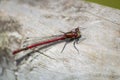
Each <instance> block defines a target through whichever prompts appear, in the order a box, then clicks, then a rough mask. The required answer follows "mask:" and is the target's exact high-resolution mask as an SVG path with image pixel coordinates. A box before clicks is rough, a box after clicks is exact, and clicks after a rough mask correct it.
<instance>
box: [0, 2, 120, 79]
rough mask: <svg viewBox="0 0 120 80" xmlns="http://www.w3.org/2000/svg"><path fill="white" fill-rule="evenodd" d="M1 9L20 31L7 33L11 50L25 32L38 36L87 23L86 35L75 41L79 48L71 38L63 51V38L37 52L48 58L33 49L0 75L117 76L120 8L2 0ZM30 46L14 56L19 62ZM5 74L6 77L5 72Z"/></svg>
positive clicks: (12, 76) (48, 76) (47, 76)
mask: <svg viewBox="0 0 120 80" xmlns="http://www.w3.org/2000/svg"><path fill="white" fill-rule="evenodd" d="M0 13H1V15H3V14H4V15H7V16H11V17H12V18H13V19H16V20H17V21H18V22H19V24H20V25H21V26H20V27H21V28H20V31H13V32H10V33H11V34H12V33H14V32H15V33H14V34H12V35H13V36H14V37H15V40H16V39H18V43H16V45H12V44H11V45H10V46H11V47H10V49H11V50H12V51H13V50H14V49H17V48H19V47H22V46H23V44H22V40H23V39H25V38H26V37H41V38H42V37H45V36H50V35H54V34H61V33H60V31H63V32H66V31H69V30H72V29H74V28H76V27H78V26H79V27H83V28H86V29H84V30H81V33H82V36H83V37H85V38H86V39H85V40H83V41H81V42H80V43H79V44H77V45H76V46H77V48H78V49H79V53H78V52H77V51H76V50H75V49H74V47H73V43H69V44H68V45H67V46H66V48H65V50H64V52H63V53H61V50H62V48H63V46H64V44H65V42H62V43H59V44H56V45H53V46H50V47H48V48H44V49H42V50H40V51H41V52H43V53H44V54H46V55H47V56H49V57H46V56H44V55H42V54H40V53H38V52H33V53H32V54H31V55H30V56H28V57H27V58H24V59H22V61H21V63H20V64H19V65H17V66H16V67H17V69H15V70H9V69H6V73H4V74H3V76H1V79H2V80H7V79H8V78H9V80H15V79H16V80H119V79H120V11H119V10H117V9H116V10H115V9H111V8H108V7H104V6H100V5H97V4H92V3H86V2H84V1H80V0H79V1H78V0H69V1H68V0H34V1H32V0H15V1H13V0H10V1H1V3H0ZM8 18H9V17H8ZM1 27H2V26H1ZM11 27H12V26H11ZM17 32H19V33H17ZM10 33H8V34H10ZM9 36H10V35H9ZM13 43H14V42H13ZM14 44H15V43H14ZM29 51H30V50H28V51H25V52H21V53H20V54H18V55H15V60H17V61H19V58H22V57H23V56H24V55H25V54H27V53H28V52H29ZM11 63H12V62H11ZM6 74H7V75H9V76H8V77H5V75H6Z"/></svg>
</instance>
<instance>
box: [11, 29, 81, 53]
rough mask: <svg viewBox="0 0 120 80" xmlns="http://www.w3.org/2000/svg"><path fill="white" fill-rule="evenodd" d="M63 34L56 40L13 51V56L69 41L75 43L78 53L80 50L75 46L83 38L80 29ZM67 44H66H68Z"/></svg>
mask: <svg viewBox="0 0 120 80" xmlns="http://www.w3.org/2000/svg"><path fill="white" fill-rule="evenodd" d="M62 33H63V34H62V35H58V36H57V37H55V38H52V39H48V40H45V41H40V42H37V43H34V44H31V45H29V46H27V47H25V48H21V49H17V50H15V51H13V54H14V55H15V54H17V53H19V52H21V51H25V50H28V49H32V48H35V47H37V46H42V45H45V44H49V43H54V42H57V41H63V40H65V41H67V42H71V41H74V47H75V49H76V50H77V51H78V49H77V48H76V46H75V44H76V43H78V41H79V39H80V38H81V32H80V30H79V27H77V28H75V29H73V30H71V31H69V32H66V33H65V32H62ZM67 42H66V44H67ZM66 44H65V45H64V47H63V49H62V51H63V50H64V48H65V46H66Z"/></svg>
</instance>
